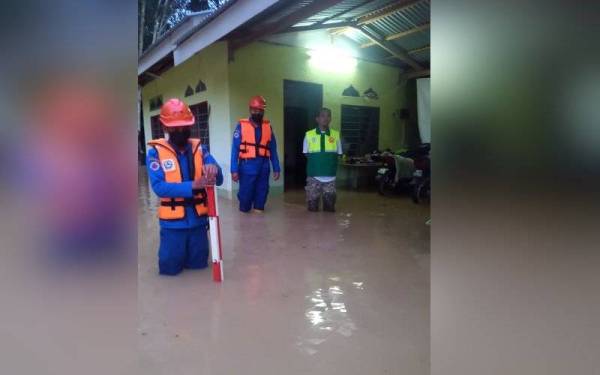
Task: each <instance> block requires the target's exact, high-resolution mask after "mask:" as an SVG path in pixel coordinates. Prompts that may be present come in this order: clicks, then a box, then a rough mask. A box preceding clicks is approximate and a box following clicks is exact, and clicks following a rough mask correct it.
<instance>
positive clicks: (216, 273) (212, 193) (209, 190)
mask: <svg viewBox="0 0 600 375" xmlns="http://www.w3.org/2000/svg"><path fill="white" fill-rule="evenodd" d="M205 189H206V195H207V198H208V224H209V235H210V252H211V254H212V271H213V280H214V281H216V282H221V281H223V252H222V251H221V226H220V223H219V204H218V202H217V190H216V189H215V187H214V186H209V187H206V188H205Z"/></svg>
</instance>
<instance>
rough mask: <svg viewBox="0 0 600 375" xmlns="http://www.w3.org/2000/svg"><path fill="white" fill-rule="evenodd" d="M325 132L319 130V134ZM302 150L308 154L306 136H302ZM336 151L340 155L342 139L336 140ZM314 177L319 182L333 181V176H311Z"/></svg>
mask: <svg viewBox="0 0 600 375" xmlns="http://www.w3.org/2000/svg"><path fill="white" fill-rule="evenodd" d="M322 133H325V132H324V131H321V134H322ZM302 152H303V153H304V154H308V141H307V140H306V136H304V142H302ZM337 153H338V155H342V154H343V152H342V140H341V139H338V142H337ZM313 178H315V179H317V180H318V181H320V182H331V181H335V176H315V177H313Z"/></svg>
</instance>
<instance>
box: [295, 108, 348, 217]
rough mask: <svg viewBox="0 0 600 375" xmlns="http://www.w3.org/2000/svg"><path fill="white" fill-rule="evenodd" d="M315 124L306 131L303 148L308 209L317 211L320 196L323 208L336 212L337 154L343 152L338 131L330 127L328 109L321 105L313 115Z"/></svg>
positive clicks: (329, 111)
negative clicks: (314, 126)
mask: <svg viewBox="0 0 600 375" xmlns="http://www.w3.org/2000/svg"><path fill="white" fill-rule="evenodd" d="M316 121H317V124H318V126H317V127H316V128H314V129H311V130H309V131H307V132H306V135H305V136H304V145H303V151H302V152H304V155H306V158H307V159H308V163H307V167H306V175H307V177H306V204H307V206H308V210H309V211H313V212H314V211H319V201H320V200H321V196H322V197H323V211H328V212H335V198H336V195H335V175H336V172H337V165H338V155H341V154H342V142H341V140H340V133H339V132H338V131H337V130H334V129H331V128H330V127H329V123H330V122H331V110H330V109H329V108H321V110H320V111H319V115H318V116H317V118H316Z"/></svg>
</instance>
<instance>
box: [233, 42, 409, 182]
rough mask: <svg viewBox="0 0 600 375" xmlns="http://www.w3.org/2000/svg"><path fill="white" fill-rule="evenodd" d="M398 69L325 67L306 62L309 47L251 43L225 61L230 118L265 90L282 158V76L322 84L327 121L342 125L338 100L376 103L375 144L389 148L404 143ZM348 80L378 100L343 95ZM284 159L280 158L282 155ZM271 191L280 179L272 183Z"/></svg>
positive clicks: (366, 64) (242, 113)
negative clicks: (335, 69)
mask: <svg viewBox="0 0 600 375" xmlns="http://www.w3.org/2000/svg"><path fill="white" fill-rule="evenodd" d="M398 74H399V71H398V69H396V68H394V67H390V66H386V65H381V64H375V63H371V62H366V61H362V60H359V61H358V62H357V65H356V68H355V69H354V71H351V72H341V73H340V72H332V71H324V70H320V69H318V68H316V67H314V66H313V65H312V64H310V63H309V56H308V54H307V50H306V49H303V48H297V47H288V46H282V45H275V44H269V43H263V42H256V43H252V44H250V45H248V46H246V47H244V48H242V49H240V50H237V51H236V52H235V57H234V61H233V62H232V63H230V64H229V87H230V90H229V92H230V95H231V96H230V102H229V103H230V118H231V119H234V120H235V119H239V118H240V117H244V116H248V104H247V103H248V99H249V98H250V97H251V96H253V95H263V96H264V97H265V98H266V100H267V111H266V117H267V118H269V119H270V120H271V124H272V126H273V130H274V132H275V134H276V136H277V141H278V143H277V146H278V152H279V155H280V159H282V158H283V145H284V142H283V140H284V138H283V130H284V127H283V113H284V108H283V81H284V80H285V79H289V80H296V81H305V82H312V83H318V84H321V85H323V106H325V107H328V108H330V109H331V110H332V122H331V126H332V127H333V128H334V129H338V130H339V129H340V120H341V105H342V104H350V105H361V106H373V107H379V108H380V120H379V121H380V122H379V148H381V149H384V148H388V147H389V148H391V149H393V150H395V149H398V148H401V147H402V146H403V145H404V141H405V140H404V131H403V121H402V120H400V119H399V118H398V117H397V115H396V116H395V115H394V112H395V111H397V110H399V109H400V108H402V107H403V105H405V90H401V89H400V87H399V86H398V83H397V82H398ZM350 84H352V85H353V86H354V87H355V88H356V89H357V90H358V91H359V92H361V93H362V92H364V91H365V90H367V89H368V88H369V87H372V88H373V89H374V90H375V91H376V92H377V93H378V94H379V99H378V100H368V99H365V98H362V97H358V98H356V97H344V96H342V91H343V90H344V89H345V88H346V87H348V86H349V85H350ZM281 162H282V164H283V161H282V160H281ZM271 186H272V187H274V188H275V190H278V188H279V189H282V187H283V181H282V180H279V181H276V182H273V183H272V185H271Z"/></svg>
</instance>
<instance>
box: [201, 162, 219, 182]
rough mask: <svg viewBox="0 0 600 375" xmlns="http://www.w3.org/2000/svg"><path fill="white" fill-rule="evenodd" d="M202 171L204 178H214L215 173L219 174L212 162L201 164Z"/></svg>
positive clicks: (215, 176)
mask: <svg viewBox="0 0 600 375" xmlns="http://www.w3.org/2000/svg"><path fill="white" fill-rule="evenodd" d="M202 171H203V173H204V175H205V176H206V178H208V179H216V178H217V174H219V168H217V166H216V165H214V164H205V165H203V166H202Z"/></svg>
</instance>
